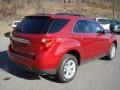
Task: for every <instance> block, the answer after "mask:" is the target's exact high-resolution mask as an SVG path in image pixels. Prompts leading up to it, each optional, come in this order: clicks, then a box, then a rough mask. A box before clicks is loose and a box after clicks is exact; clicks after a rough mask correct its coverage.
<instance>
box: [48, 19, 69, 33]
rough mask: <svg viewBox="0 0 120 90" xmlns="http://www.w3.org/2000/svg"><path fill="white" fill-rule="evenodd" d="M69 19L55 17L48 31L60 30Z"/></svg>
mask: <svg viewBox="0 0 120 90" xmlns="http://www.w3.org/2000/svg"><path fill="white" fill-rule="evenodd" d="M68 21H69V20H67V19H55V20H53V23H52V25H51V27H50V29H49V32H48V33H55V32H59V31H60V30H61V29H62V28H64V26H65V25H66V24H67V23H68Z"/></svg>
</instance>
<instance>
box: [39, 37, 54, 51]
mask: <svg viewBox="0 0 120 90" xmlns="http://www.w3.org/2000/svg"><path fill="white" fill-rule="evenodd" d="M54 43H55V39H53V38H46V37H43V38H42V39H41V45H40V50H45V49H47V48H49V47H51V46H52V45H53V44H54Z"/></svg>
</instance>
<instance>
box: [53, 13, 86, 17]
mask: <svg viewBox="0 0 120 90" xmlns="http://www.w3.org/2000/svg"><path fill="white" fill-rule="evenodd" d="M55 15H69V16H83V17H85V16H84V15H80V14H71V13H56V14H55Z"/></svg>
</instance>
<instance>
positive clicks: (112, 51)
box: [106, 43, 117, 60]
mask: <svg viewBox="0 0 120 90" xmlns="http://www.w3.org/2000/svg"><path fill="white" fill-rule="evenodd" d="M116 49H117V46H116V44H115V43H113V44H112V45H111V48H110V51H109V54H108V55H107V56H106V57H107V60H112V59H114V58H115V56H116Z"/></svg>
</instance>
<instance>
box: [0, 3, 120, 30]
mask: <svg viewBox="0 0 120 90" xmlns="http://www.w3.org/2000/svg"><path fill="white" fill-rule="evenodd" d="M116 7H117V8H116V9H115V10H116V11H115V18H116V19H120V6H119V5H118V6H116ZM58 12H69V13H75V14H83V15H86V16H88V17H92V18H96V17H108V18H109V19H111V18H112V13H113V11H112V5H110V4H107V3H104V4H103V3H99V4H98V3H91V4H86V3H66V4H63V3H52V2H50V3H47V2H44V3H28V4H27V3H24V4H17V5H16V4H6V3H5V4H0V32H9V31H10V30H11V28H10V26H9V24H10V23H12V21H13V20H19V19H22V18H23V17H24V16H26V15H32V14H36V13H58Z"/></svg>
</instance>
